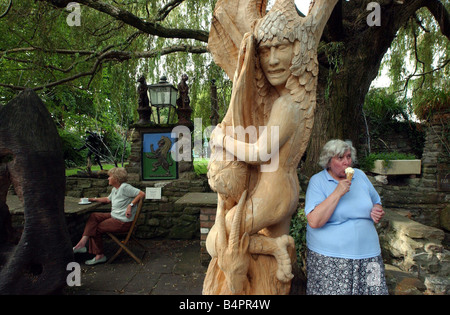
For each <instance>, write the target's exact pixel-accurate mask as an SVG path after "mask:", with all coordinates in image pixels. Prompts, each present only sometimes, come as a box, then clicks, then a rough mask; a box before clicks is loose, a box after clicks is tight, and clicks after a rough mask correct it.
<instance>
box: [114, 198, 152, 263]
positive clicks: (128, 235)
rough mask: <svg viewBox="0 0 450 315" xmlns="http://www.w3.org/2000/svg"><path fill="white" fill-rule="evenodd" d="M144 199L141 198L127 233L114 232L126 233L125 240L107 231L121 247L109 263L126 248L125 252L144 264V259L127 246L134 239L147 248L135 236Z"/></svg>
mask: <svg viewBox="0 0 450 315" xmlns="http://www.w3.org/2000/svg"><path fill="white" fill-rule="evenodd" d="M143 203H144V202H143V200H142V199H141V200H140V201H139V203H138V207H137V210H136V214H135V216H134V220H133V223H131V227H130V229H129V230H128V232H125V233H114V234H116V235H126V236H125V239H124V240H123V241H120V240H119V239H118V238H117V237H116V235H114V234H113V233H111V232H106V234H108V236H109V237H111V238H112V240H113V241H114V242H116V244H117V245H119V249H118V250H117V252H116V253H115V254H114V255H113V256H112V257H111V258H110V259H109V260H108V263H112V262H113V261H114V259H116V258H117V256H119V254H120V253H121V252H122V250H124V251H125V252H127V254H128V255H130V256H131V257H132V258H133V259H134V260H136V262H137V263H138V264H141V265H142V260H141V259H139V258H138V257H137V256H136V255H135V254H134V253H133V252H132V251H131V250H130V249H129V248H128V246H127V244H128V242H129V241H130V240H131V239H133V241H135V242H136V243H137V244H138V245H139V246H141V247H142V248H144V249H146V248H145V246H144V245H142V244H141V243H140V242H139V241H138V240H137V239H136V238H135V237H134V231H135V228H136V222H137V220H138V218H139V215H140V214H141V210H142V204H143Z"/></svg>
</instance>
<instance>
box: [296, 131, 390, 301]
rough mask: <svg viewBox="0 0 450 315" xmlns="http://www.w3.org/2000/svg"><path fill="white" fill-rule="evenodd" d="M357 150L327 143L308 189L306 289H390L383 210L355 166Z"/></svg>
mask: <svg viewBox="0 0 450 315" xmlns="http://www.w3.org/2000/svg"><path fill="white" fill-rule="evenodd" d="M355 156H356V150H355V149H354V148H353V147H352V146H351V145H350V144H348V143H346V142H344V141H342V140H331V141H329V142H327V143H326V144H325V146H324V147H323V149H322V153H321V155H320V161H319V164H320V166H322V167H323V171H321V172H319V173H317V174H316V175H314V176H313V177H311V180H310V181H309V185H308V189H307V191H306V200H305V213H306V218H307V221H308V226H307V232H306V245H307V247H308V251H307V261H306V265H307V267H306V268H307V274H308V281H307V289H306V293H307V294H346V295H347V294H348V295H350V294H354V295H359V294H364V295H371V294H387V293H388V291H387V287H386V281H385V277H384V265H383V260H382V258H381V249H380V244H379V240H378V234H377V231H376V229H375V226H374V223H378V222H379V221H380V220H381V218H382V217H383V215H384V211H383V208H382V206H381V199H380V196H379V195H378V193H377V192H376V190H375V188H374V187H373V185H372V183H371V182H370V181H369V179H368V178H367V176H366V175H365V174H364V173H363V172H362V171H361V170H359V169H355V170H354V171H355V172H354V176H353V177H352V178H351V179H350V178H349V179H347V178H346V174H345V169H347V168H349V167H351V165H352V162H353V161H354V160H355Z"/></svg>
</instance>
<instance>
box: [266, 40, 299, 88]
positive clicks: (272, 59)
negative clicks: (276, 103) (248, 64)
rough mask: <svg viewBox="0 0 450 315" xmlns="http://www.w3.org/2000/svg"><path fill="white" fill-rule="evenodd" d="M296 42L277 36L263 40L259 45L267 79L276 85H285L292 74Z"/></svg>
mask: <svg viewBox="0 0 450 315" xmlns="http://www.w3.org/2000/svg"><path fill="white" fill-rule="evenodd" d="M293 53H294V44H293V43H291V42H289V40H287V39H283V40H282V41H279V40H278V39H277V38H276V37H275V38H273V39H271V40H266V41H265V42H261V43H260V44H259V47H258V54H259V56H260V61H261V67H262V69H263V71H264V74H265V75H266V78H267V80H269V82H270V84H272V85H273V86H274V87H284V86H285V84H286V81H287V79H288V78H289V76H290V75H291V70H290V67H291V62H292V57H293Z"/></svg>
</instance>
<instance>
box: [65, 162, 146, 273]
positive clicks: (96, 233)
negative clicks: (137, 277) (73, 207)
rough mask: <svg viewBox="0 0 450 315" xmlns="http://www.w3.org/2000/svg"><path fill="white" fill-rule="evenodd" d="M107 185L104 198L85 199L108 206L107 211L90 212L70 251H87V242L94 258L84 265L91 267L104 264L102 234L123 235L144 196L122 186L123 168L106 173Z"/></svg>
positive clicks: (134, 189) (137, 191) (132, 188)
mask: <svg viewBox="0 0 450 315" xmlns="http://www.w3.org/2000/svg"><path fill="white" fill-rule="evenodd" d="M108 175H109V178H108V181H109V182H108V183H109V185H111V186H113V188H112V190H111V194H110V195H109V196H108V197H102V198H89V201H95V202H102V203H111V212H110V213H103V212H94V213H92V214H91V215H90V217H89V219H88V221H87V223H86V227H85V228H84V232H83V236H82V237H81V239H80V241H79V242H78V244H77V245H75V247H74V248H73V252H74V253H85V252H87V249H86V243H87V242H88V241H89V253H91V254H94V255H95V257H94V258H92V259H91V260H87V261H86V262H85V264H86V265H95V264H98V263H103V262H106V256H105V255H104V254H103V240H102V235H103V234H105V233H106V232H113V233H119V232H127V231H128V230H129V229H130V226H131V223H132V221H133V220H134V215H135V213H136V209H137V204H138V203H139V201H140V200H141V199H142V198H144V197H145V193H144V192H143V191H141V190H139V189H137V188H135V187H133V186H131V185H130V184H127V183H126V180H127V176H128V174H127V171H126V170H125V169H124V168H123V167H116V168H113V169H111V170H109V172H108Z"/></svg>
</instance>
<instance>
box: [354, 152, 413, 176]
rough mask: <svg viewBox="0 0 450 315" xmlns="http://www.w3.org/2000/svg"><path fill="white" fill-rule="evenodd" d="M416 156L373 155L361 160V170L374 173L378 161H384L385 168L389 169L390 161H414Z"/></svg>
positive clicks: (382, 153)
mask: <svg viewBox="0 0 450 315" xmlns="http://www.w3.org/2000/svg"><path fill="white" fill-rule="evenodd" d="M414 159H416V156H415V155H414V154H406V153H400V152H381V153H371V154H369V155H368V156H366V157H364V158H362V159H360V160H359V165H360V168H361V169H362V170H364V171H366V172H370V171H372V169H373V168H374V167H375V161H376V160H383V166H384V167H389V161H391V160H414Z"/></svg>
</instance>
